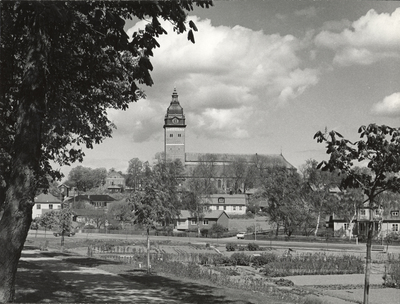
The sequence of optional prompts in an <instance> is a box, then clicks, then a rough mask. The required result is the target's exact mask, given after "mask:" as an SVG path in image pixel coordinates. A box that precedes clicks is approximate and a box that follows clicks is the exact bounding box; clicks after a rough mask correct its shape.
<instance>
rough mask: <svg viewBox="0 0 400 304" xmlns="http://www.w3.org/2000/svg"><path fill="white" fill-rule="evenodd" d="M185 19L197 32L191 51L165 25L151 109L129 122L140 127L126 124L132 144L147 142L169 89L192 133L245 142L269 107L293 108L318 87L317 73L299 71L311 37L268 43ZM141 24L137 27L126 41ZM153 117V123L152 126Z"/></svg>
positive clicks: (242, 31) (260, 36)
mask: <svg viewBox="0 0 400 304" xmlns="http://www.w3.org/2000/svg"><path fill="white" fill-rule="evenodd" d="M190 18H191V19H193V20H194V22H195V23H196V26H197V28H198V29H199V31H198V32H196V33H195V40H196V43H195V44H192V43H190V42H188V41H187V39H186V35H176V34H175V33H174V32H173V29H172V25H171V24H170V23H168V22H163V23H162V25H163V27H164V28H165V29H166V31H167V32H168V35H165V36H160V37H159V38H158V42H159V44H160V45H161V47H160V48H158V49H156V50H155V51H154V58H152V64H153V66H154V70H153V73H152V77H153V79H154V82H155V85H154V87H153V88H151V89H147V92H148V96H149V98H150V97H151V103H149V104H147V105H146V109H140V111H139V112H140V113H139V114H135V113H133V114H132V115H133V117H135V118H136V117H137V118H138V119H139V120H137V121H136V120H135V118H132V119H131V120H130V121H127V122H126V128H125V129H126V130H132V131H133V130H135V133H137V132H139V133H141V135H140V138H136V137H135V140H139V139H140V140H144V138H145V137H146V136H147V137H148V136H150V134H151V132H155V130H156V129H155V128H153V127H154V126H155V124H157V125H158V128H160V119H161V121H162V118H160V115H161V117H163V115H164V114H165V111H166V108H167V107H168V105H169V101H170V100H171V99H170V94H171V93H172V90H173V88H174V87H176V88H177V91H178V94H179V100H180V102H181V106H182V107H183V108H184V111H185V114H186V118H187V120H188V121H189V120H190V125H191V128H192V130H194V132H195V133H196V132H197V134H198V135H201V136H206V137H224V138H229V137H231V138H246V137H249V134H250V133H249V132H250V131H249V128H251V126H249V124H250V123H251V122H252V121H254V119H256V116H259V115H261V114H260V113H263V115H264V116H265V115H267V114H268V110H269V108H270V107H271V106H274V105H277V104H279V103H281V102H285V103H288V102H290V101H291V100H293V99H295V98H297V97H298V96H299V95H300V94H302V93H303V92H304V91H305V90H306V89H307V88H309V87H310V86H313V85H315V84H316V83H317V82H318V79H319V74H318V71H317V70H316V69H305V68H303V67H302V63H303V59H302V58H301V55H300V54H304V53H306V52H304V50H305V49H306V48H307V47H309V45H310V39H309V37H307V38H306V37H304V38H303V39H299V38H296V37H294V36H292V35H285V36H282V35H279V34H272V35H266V34H264V33H263V32H262V31H253V30H251V29H248V28H245V27H242V26H234V27H227V26H213V25H212V24H211V21H210V20H208V19H206V20H200V19H198V18H197V17H190ZM145 24H146V22H144V21H141V22H138V23H137V24H136V25H135V26H134V27H133V28H131V29H130V30H129V31H128V35H131V34H132V32H133V31H136V30H137V29H143V28H144V26H145ZM139 103H140V102H139ZM139 103H138V104H139ZM134 107H136V105H135V106H134ZM158 111H160V113H158ZM156 113H157V115H158V116H157V117H158V118H157V119H158V121H155V120H154V117H156ZM135 115H136V116H135ZM257 119H258V117H257ZM153 120H154V121H153ZM153 123H154V125H153Z"/></svg>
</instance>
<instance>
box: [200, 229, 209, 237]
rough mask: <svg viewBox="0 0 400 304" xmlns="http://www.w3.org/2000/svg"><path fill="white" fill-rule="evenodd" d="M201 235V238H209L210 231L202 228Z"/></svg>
mask: <svg viewBox="0 0 400 304" xmlns="http://www.w3.org/2000/svg"><path fill="white" fill-rule="evenodd" d="M200 233H201V236H205V237H207V236H208V229H206V228H201V229H200Z"/></svg>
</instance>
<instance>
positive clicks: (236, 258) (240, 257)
mask: <svg viewBox="0 0 400 304" xmlns="http://www.w3.org/2000/svg"><path fill="white" fill-rule="evenodd" d="M230 263H231V265H239V266H249V265H250V256H249V255H247V254H245V253H239V252H235V253H234V254H232V255H231V258H230Z"/></svg>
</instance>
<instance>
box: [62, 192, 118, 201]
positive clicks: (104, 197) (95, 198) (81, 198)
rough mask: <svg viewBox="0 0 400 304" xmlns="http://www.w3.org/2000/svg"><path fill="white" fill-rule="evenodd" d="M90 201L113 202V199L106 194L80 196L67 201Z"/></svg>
mask: <svg viewBox="0 0 400 304" xmlns="http://www.w3.org/2000/svg"><path fill="white" fill-rule="evenodd" d="M74 200H75V201H92V202H113V201H115V198H113V197H111V196H109V195H107V194H88V195H86V194H81V195H77V196H75V198H73V197H72V198H70V199H68V201H74Z"/></svg>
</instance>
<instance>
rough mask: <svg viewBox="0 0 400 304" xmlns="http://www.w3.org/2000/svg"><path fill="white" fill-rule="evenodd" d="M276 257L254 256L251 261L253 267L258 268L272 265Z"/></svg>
mask: <svg viewBox="0 0 400 304" xmlns="http://www.w3.org/2000/svg"><path fill="white" fill-rule="evenodd" d="M277 258H278V256H277V255H276V254H273V253H265V254H262V255H260V256H255V257H253V258H252V259H251V262H252V264H253V266H256V267H259V266H264V265H267V264H268V263H272V262H274V261H276V260H277Z"/></svg>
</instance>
